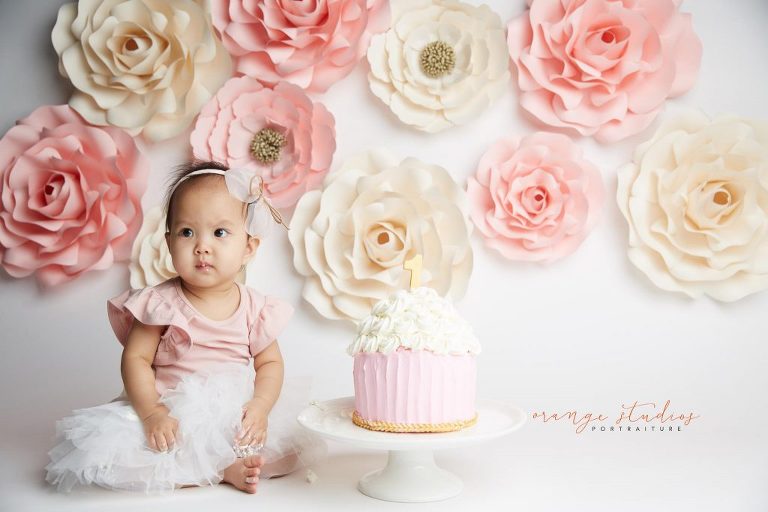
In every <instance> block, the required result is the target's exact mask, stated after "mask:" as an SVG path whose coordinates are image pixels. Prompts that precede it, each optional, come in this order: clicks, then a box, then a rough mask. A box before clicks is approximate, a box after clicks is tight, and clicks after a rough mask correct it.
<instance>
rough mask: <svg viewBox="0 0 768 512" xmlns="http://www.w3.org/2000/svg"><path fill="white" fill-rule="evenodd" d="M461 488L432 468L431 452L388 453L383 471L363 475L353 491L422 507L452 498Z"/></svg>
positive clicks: (451, 477) (453, 478)
mask: <svg viewBox="0 0 768 512" xmlns="http://www.w3.org/2000/svg"><path fill="white" fill-rule="evenodd" d="M463 487H464V484H462V483H461V480H459V477H457V476H456V475H454V474H453V473H450V472H448V471H446V470H444V469H442V468H439V467H438V466H437V464H435V456H434V453H433V452H432V451H431V450H410V451H390V452H389V458H388V459H387V465H386V466H385V467H384V468H383V469H379V470H376V471H372V472H370V473H368V474H367V475H365V476H364V477H363V478H361V479H360V481H359V482H358V484H357V488H358V489H359V490H360V492H362V493H363V494H365V495H366V496H370V497H371V498H376V499H379V500H384V501H399V502H404V503H423V502H427V501H440V500H446V499H448V498H453V497H454V496H458V495H459V493H461V489H462V488H463Z"/></svg>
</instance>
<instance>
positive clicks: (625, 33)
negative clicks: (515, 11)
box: [508, 0, 701, 142]
mask: <svg viewBox="0 0 768 512" xmlns="http://www.w3.org/2000/svg"><path fill="white" fill-rule="evenodd" d="M528 3H529V4H530V10H528V11H526V12H525V13H524V14H522V15H521V16H520V17H518V18H516V19H514V20H512V21H511V22H510V23H509V30H508V42H509V52H510V54H511V56H512V61H513V62H514V65H515V67H516V68H517V72H518V77H517V78H518V86H519V87H520V91H521V92H520V103H521V105H522V107H523V108H524V109H525V110H527V111H528V112H530V113H531V114H532V115H533V116H534V117H536V118H538V119H539V120H541V121H542V122H543V123H545V124H547V125H550V126H554V127H558V128H567V129H572V130H575V131H577V132H578V133H580V134H582V135H594V136H595V138H597V139H598V140H599V141H601V142H612V141H616V140H619V139H623V138H625V137H628V136H630V135H633V134H635V133H637V132H639V131H641V130H643V129H644V128H646V127H647V126H648V125H649V124H650V123H651V122H652V121H653V119H654V118H655V117H656V115H657V114H658V113H659V111H660V110H661V109H662V108H663V106H664V101H665V100H666V99H667V98H668V97H674V96H678V95H680V94H682V93H684V92H686V91H687V90H688V89H690V88H691V87H692V86H693V84H694V82H695V80H696V75H697V74H698V69H699V62H700V60H701V42H700V41H699V39H698V37H697V36H696V34H695V33H694V32H693V26H692V24H691V16H690V15H689V14H683V13H680V12H679V10H678V4H679V3H680V2H679V1H678V0H633V1H627V0H559V1H557V0H552V1H544V0H533V1H532V0H529V2H528Z"/></svg>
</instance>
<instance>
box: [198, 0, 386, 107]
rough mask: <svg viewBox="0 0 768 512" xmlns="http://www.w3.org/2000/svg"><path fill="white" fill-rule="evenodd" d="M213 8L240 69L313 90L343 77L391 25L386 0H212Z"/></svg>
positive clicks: (266, 80) (268, 82)
mask: <svg viewBox="0 0 768 512" xmlns="http://www.w3.org/2000/svg"><path fill="white" fill-rule="evenodd" d="M211 13H212V16H213V24H214V26H215V27H216V28H217V29H218V31H219V33H220V34H221V39H222V41H223V42H224V46H225V47H226V48H227V50H229V52H230V54H231V55H232V56H233V57H234V58H235V59H236V61H237V63H236V66H237V68H236V69H237V71H238V72H239V73H242V74H244V75H248V76H251V77H254V78H256V79H258V80H260V81H261V82H262V83H264V84H266V85H274V84H276V83H278V82H280V81H287V82H291V83H294V84H296V85H298V86H299V87H302V88H304V89H306V90H308V91H312V92H324V91H326V90H327V89H328V88H329V87H330V86H331V85H333V84H334V83H335V82H337V81H339V80H341V79H342V78H344V77H345V76H347V75H348V74H349V72H350V71H352V68H353V67H354V66H355V64H357V62H358V61H359V60H360V58H361V57H362V56H363V55H365V51H366V50H367V48H368V43H369V42H370V38H371V35H373V34H375V33H377V32H382V31H384V30H386V28H387V27H388V25H389V8H388V2H387V1H386V0H314V1H311V2H296V1H295V0H264V1H262V2H253V1H251V0H212V2H211Z"/></svg>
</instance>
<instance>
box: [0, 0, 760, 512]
mask: <svg viewBox="0 0 768 512" xmlns="http://www.w3.org/2000/svg"><path fill="white" fill-rule="evenodd" d="M63 3H64V2H63V1H62V0H35V1H34V2H31V1H29V2H12V1H10V0H0V59H1V62H2V69H3V79H2V83H1V84H0V128H1V129H2V133H4V132H5V131H6V130H7V129H8V128H10V127H11V126H12V124H13V122H14V121H15V120H16V119H18V118H21V117H24V116H26V115H27V114H28V113H30V112H31V111H32V110H33V109H34V108H36V107H37V106H39V105H43V104H61V103H65V102H66V100H67V99H68V96H69V93H68V91H69V89H68V87H69V85H68V83H67V81H66V80H64V79H62V78H61V77H60V76H59V75H58V72H57V62H56V55H55V52H54V51H53V48H52V46H51V43H50V31H51V28H52V27H53V23H54V21H55V18H56V13H57V9H58V7H59V6H60V5H61V4H63ZM472 3H479V2H472ZM487 3H488V4H490V5H491V7H492V8H493V9H494V10H495V11H496V12H498V13H499V15H500V16H501V17H502V19H504V20H508V19H510V18H511V17H513V16H516V15H518V14H519V13H520V12H522V11H523V9H524V8H525V3H524V2H523V0H515V1H504V0H495V1H489V2H487ZM683 10H684V11H688V12H692V13H693V16H694V26H695V29H696V32H697V33H698V34H699V36H700V37H701V39H702V42H703V46H704V57H703V61H702V65H701V71H700V76H699V79H698V82H697V84H696V86H695V87H694V88H693V90H691V91H690V92H689V93H688V94H686V95H684V96H683V97H681V98H679V99H676V100H673V101H670V102H669V103H668V105H667V109H666V111H665V112H664V113H663V114H662V116H661V118H664V117H665V116H670V115H673V114H674V113H675V112H678V111H680V110H681V109H683V108H688V107H698V108H702V109H703V110H705V111H706V112H707V113H708V114H710V115H716V114H719V113H734V114H737V115H742V116H751V117H755V118H760V119H763V120H768V103H767V102H766V97H765V84H766V83H768V67H767V66H766V65H765V62H767V61H768V35H766V32H765V28H764V27H765V25H766V22H768V2H765V0H738V1H735V2H728V3H726V2H721V1H718V0H698V1H696V2H693V1H689V2H686V3H685V4H684V5H683ZM366 73H367V64H366V63H365V62H362V63H361V64H360V65H359V66H358V67H357V68H356V69H355V71H354V72H353V73H352V74H351V75H350V76H349V77H348V78H346V79H345V80H343V81H341V82H340V83H338V84H336V85H334V86H333V87H332V88H331V90H330V91H329V92H327V93H326V94H324V95H320V96H315V98H316V99H319V100H320V101H322V102H323V103H325V105H326V106H327V107H328V108H329V109H330V110H331V111H332V112H333V114H334V115H335V117H336V126H337V143H338V148H337V151H336V154H335V159H334V166H338V165H339V164H340V163H341V162H342V161H343V160H344V159H345V158H347V157H348V156H349V155H352V154H354V153H355V152H358V151H360V150H362V149H366V148H370V147H375V146H386V147H388V148H390V149H392V150H393V151H395V152H396V153H397V154H399V155H401V156H403V157H405V156H415V157H418V158H420V159H422V160H425V161H428V162H433V163H437V164H440V165H442V166H444V167H445V168H446V169H448V171H449V172H450V173H451V175H452V176H453V177H454V178H455V179H456V180H457V181H458V182H459V183H460V184H461V185H462V186H464V184H465V183H466V178H467V177H468V176H469V175H470V174H472V173H473V172H474V168H475V165H476V163H477V161H478V159H479V157H480V155H481V154H482V153H483V151H484V150H485V149H486V148H487V147H488V146H489V145H490V144H491V143H492V142H493V141H494V140H496V138H497V137H499V136H501V135H503V134H511V133H516V134H525V133H529V132H532V131H535V130H536V129H537V127H536V126H535V125H534V124H533V123H532V122H530V121H528V120H527V119H526V118H525V117H524V116H523V115H522V113H521V112H520V110H519V108H518V106H517V100H516V92H515V89H514V87H512V85H510V88H509V92H508V93H506V94H505V95H504V96H503V97H502V98H501V99H500V100H499V101H497V102H496V103H495V104H494V105H493V106H492V108H491V109H489V110H488V111H486V112H484V113H483V114H482V115H481V116H480V117H479V118H477V119H475V120H474V121H472V122H470V123H468V124H466V125H464V126H462V127H459V128H455V129H451V130H447V131H445V132H443V133H440V134H436V135H427V134H422V133H420V132H416V131H414V130H411V129H409V128H407V127H405V126H403V125H401V124H400V123H399V122H398V121H397V119H396V118H395V117H394V116H393V115H392V114H391V113H390V112H389V110H388V109H387V108H386V107H385V106H384V105H383V104H382V103H381V102H380V101H379V100H378V99H376V98H375V97H374V96H373V95H372V94H371V93H370V91H369V90H368V84H367V79H366ZM657 125H658V121H657V123H655V124H654V125H653V126H652V127H651V128H649V129H648V130H646V131H645V132H643V133H642V134H640V135H639V136H635V137H633V138H631V139H629V140H626V141H623V142H621V143H618V144H614V145H610V146H602V145H599V144H597V143H595V142H594V141H592V140H591V139H577V142H578V144H579V145H580V146H581V147H582V148H583V149H584V151H585V153H586V156H587V157H588V158H589V159H590V160H591V161H593V162H594V163H595V164H596V165H597V166H598V167H599V168H600V169H601V171H602V174H603V177H604V182H605V185H606V188H607V190H608V200H607V203H606V207H605V210H604V213H603V215H602V218H601V220H600V222H599V223H598V225H597V227H596V229H595V230H594V231H593V233H592V234H591V235H590V236H589V237H588V238H587V240H586V241H585V242H584V244H583V245H582V247H581V248H580V249H579V250H578V251H577V252H576V253H574V254H573V255H571V256H569V257H567V258H566V259H564V260H562V261H560V262H557V263H555V264H552V265H549V266H541V265H537V264H525V263H514V262H508V261H506V260H504V259H503V258H501V257H500V256H498V255H497V254H496V253H495V252H492V251H490V250H488V249H487V248H486V247H485V246H484V244H483V241H482V239H481V238H480V236H479V235H478V234H477V233H474V234H473V236H472V245H473V247H474V251H475V268H474V271H473V274H472V278H471V282H470V285H469V289H468V291H467V294H466V296H465V297H464V298H463V300H461V301H460V302H459V303H458V304H457V307H458V308H459V310H460V311H461V313H462V314H463V315H464V316H465V317H466V318H467V319H468V320H469V321H470V322H471V323H472V325H473V326H474V328H475V331H476V334H477V335H478V337H479V339H480V340H481V343H482V344H483V349H484V352H483V354H482V355H481V356H480V359H479V368H480V371H479V396H481V397H483V398H503V399H507V400H510V401H511V402H513V403H514V404H516V405H517V406H519V407H521V408H522V409H523V410H525V411H526V412H527V413H528V414H529V416H530V414H531V413H533V412H535V411H542V410H545V411H547V412H548V413H551V412H564V411H568V410H574V409H575V410H577V411H580V412H582V413H586V412H594V413H603V414H605V415H609V416H612V417H615V416H616V415H617V414H618V412H619V409H620V407H621V405H622V404H628V403H632V402H634V401H635V400H637V401H640V402H644V401H654V402H660V403H663V402H664V401H666V400H671V405H670V410H672V411H674V412H677V413H687V412H691V411H694V412H695V413H696V414H698V415H700V418H698V419H696V420H695V421H693V422H692V423H691V424H690V425H689V426H687V427H684V428H683V430H682V431H681V432H664V433H658V432H653V433H651V432H639V433H638V432H630V433H626V432H622V433H618V432H613V433H611V432H591V431H589V429H588V430H587V431H585V432H584V433H582V434H576V433H575V432H574V427H573V426H572V425H569V424H565V423H564V422H548V423H546V424H544V423H542V422H541V420H540V419H538V420H531V419H530V417H529V421H528V424H527V425H526V426H525V427H524V428H523V429H522V430H520V431H518V432H516V433H515V434H513V435H511V436H509V437H507V438H504V439H501V440H498V441H494V442H492V443H489V444H485V445H479V446H477V447H473V448H468V449H464V448H462V449H456V450H446V451H444V452H440V453H439V454H438V462H439V463H440V464H442V465H443V466H445V467H446V468H448V469H449V470H451V471H453V472H455V473H457V474H458V475H459V476H460V477H461V478H462V479H463V480H464V482H465V489H464V492H463V493H462V494H461V495H460V496H459V497H457V498H454V499H452V500H449V501H446V502H444V503H441V504H440V505H439V506H440V508H441V510H466V509H467V508H468V507H473V506H477V504H482V505H481V507H482V508H483V509H487V510H520V511H545V510H547V511H549V510H551V511H562V510H594V511H598V510H599V511H603V510H605V511H607V510H618V509H620V510H686V511H687V510H691V511H692V510H696V511H725V510H728V511H739V512H741V511H750V512H751V511H754V512H758V511H762V512H765V511H766V510H768V485H767V484H768V434H766V431H765V428H764V424H765V423H766V422H768V408H766V399H765V397H764V394H765V390H766V389H768V373H766V367H767V366H768V339H766V338H767V337H766V334H765V333H766V312H767V311H768V292H763V293H760V294H756V295H753V296H751V297H747V298H745V299H743V300H741V301H739V302H736V303H732V304H721V303H717V302H714V301H711V300H709V299H703V300H697V301H692V300H689V299H687V298H685V297H683V296H682V295H677V294H671V293H667V292H663V291H661V290H658V289H656V288H654V287H653V285H652V284H651V283H650V282H649V281H648V279H647V278H646V277H645V276H644V275H643V274H641V273H640V272H639V271H637V270H636V269H635V268H634V267H633V266H632V265H631V264H630V263H629V261H628V260H627V256H626V247H627V227H626V224H625V221H624V219H623V218H622V216H621V214H620V213H619V210H618V208H617V206H616V204H615V199H614V196H615V190H616V172H615V171H616V169H617V167H618V166H619V165H621V164H622V163H624V162H626V161H628V160H629V158H630V157H631V154H632V150H633V148H634V146H635V145H637V144H638V143H639V142H641V141H643V140H645V139H647V138H648V137H650V135H651V134H652V133H653V130H654V129H655V127H656V126H657ZM188 135H189V130H188V131H187V132H185V133H184V134H183V135H182V136H180V137H178V138H176V139H173V140H170V141H167V142H164V143H160V144H155V145H147V144H144V143H143V147H145V148H146V152H147V154H148V155H149V157H150V159H151V162H152V173H151V178H150V186H149V191H148V192H147V194H146V195H145V197H144V198H143V205H144V208H145V209H147V208H149V207H151V206H153V205H156V204H158V203H159V202H160V201H161V198H162V195H163V191H164V188H163V185H164V180H165V177H166V173H167V172H168V170H169V169H170V168H171V167H172V166H174V165H176V164H178V163H180V162H181V161H183V160H185V159H187V158H188V156H189V150H188V149H187V148H188V145H187V141H188ZM291 259H292V252H291V247H290V245H289V243H288V241H287V238H285V237H283V238H280V237H276V238H274V239H272V240H269V241H267V242H266V243H264V244H263V247H262V248H261V249H260V252H259V254H258V256H257V259H256V261H255V263H253V265H252V267H251V268H250V271H249V279H248V284H250V285H251V286H254V287H256V288H257V289H259V290H261V291H262V292H264V293H269V294H275V295H279V296H282V297H284V298H286V299H288V300H289V301H291V302H292V303H293V304H294V305H296V306H297V313H296V315H295V318H294V320H293V321H292V323H291V324H290V326H289V328H288V330H287V331H286V332H285V334H284V335H283V336H282V338H281V340H280V342H281V347H282V350H283V352H284V355H285V359H286V365H287V374H288V375H289V376H302V375H310V376H312V377H313V379H314V393H313V394H314V397H315V398H316V399H330V398H335V397H340V396H347V395H350V394H351V393H352V380H351V368H352V365H351V363H352V361H351V358H349V356H347V355H346V354H345V351H344V350H345V348H346V346H347V344H348V343H349V342H350V340H351V339H352V337H353V336H354V331H353V329H352V328H351V326H350V325H346V324H343V323H336V322H332V321H329V320H325V319H323V318H322V317H320V316H319V315H318V314H317V313H316V312H315V311H314V310H313V308H312V307H311V306H310V305H308V304H307V303H305V302H303V301H302V299H301V288H302V284H303V282H302V279H301V278H300V276H299V275H298V274H297V273H296V272H295V271H294V270H293V267H292V263H291ZM0 283H2V287H0V319H1V320H0V322H2V330H0V338H1V339H2V352H1V353H2V357H0V412H2V422H0V425H2V426H1V427H0V428H1V429H2V431H1V435H0V450H1V451H0V454H1V458H0V510H35V511H40V510H78V511H79V510H120V509H126V510H132V509H136V508H138V507H142V508H147V509H150V510H151V509H158V510H160V509H162V510H187V511H190V510H209V509H210V508H211V507H214V506H222V507H228V508H230V509H232V510H238V509H243V510H245V509H246V508H250V507H254V506H258V507H268V508H273V507H274V509H282V508H283V507H289V506H290V507H292V508H300V509H309V510H332V509H336V508H343V507H353V506H354V507H361V506H365V507H366V509H370V510H390V509H394V507H396V506H398V505H395V504H390V503H385V502H378V501H375V500H371V499H369V498H366V497H364V496H362V495H361V494H359V493H358V492H357V491H356V490H355V483H356V480H357V478H358V477H359V476H361V475H362V474H363V473H365V472H367V471H370V470H372V469H375V468H376V467H379V466H381V465H382V464H383V463H384V460H385V459H384V455H383V454H381V453H374V452H368V451H358V450H355V449H351V448H348V447H346V446H344V445H341V444H336V443H331V444H330V450H329V458H328V459H327V460H325V461H324V462H323V463H321V464H318V465H317V466H316V467H315V468H314V470H315V472H316V473H317V474H318V476H319V480H318V481H317V482H316V483H314V484H313V485H310V484H308V483H306V482H305V480H304V475H303V474H294V475H291V476H289V477H286V478H283V479H279V480H274V481H269V482H264V483H263V484H262V488H261V490H260V492H259V494H258V495H257V496H245V495H242V494H240V493H237V492H236V491H234V490H233V489H231V488H229V487H226V486H219V487H217V488H213V489H186V490H184V491H181V492H178V493H176V494H174V495H173V496H162V497H144V496H134V495H127V494H124V493H112V492H108V491H103V490H100V489H86V490H84V491H80V492H76V493H73V494H72V495H70V496H62V495H58V494H56V493H55V492H53V491H52V490H51V489H50V488H48V487H47V486H46V485H45V484H44V482H43V471H42V468H43V466H44V465H45V463H46V451H47V450H48V449H49V448H50V445H51V443H52V436H53V430H54V421H55V420H56V419H58V418H61V417H62V416H64V415H65V414H67V413H68V412H69V411H71V410H72V409H74V408H79V407H86V406H91V405H96V404H99V403H102V402H105V401H108V400H110V399H112V398H113V397H115V396H116V395H117V394H118V393H119V392H120V390H121V386H122V384H121V380H120V373H119V360H120V346H119V344H118V343H117V341H116V340H115V339H114V336H113V334H112V333H111V331H110V328H109V325H108V322H107V318H106V306H105V301H106V299H107V298H109V297H112V296H114V295H116V294H118V293H119V292H121V291H122V290H123V289H125V288H126V287H127V286H128V270H127V265H126V264H118V265H115V266H114V267H113V268H111V269H109V270H107V271H102V272H92V273H89V274H86V275H84V276H82V278H80V279H78V280H77V281H75V282H72V283H69V284H66V285H64V286H60V287H58V288H55V289H51V290H40V289H38V287H37V286H36V284H35V282H34V280H33V279H23V280H15V279H11V278H9V277H7V276H5V275H3V276H2V278H0ZM401 506H402V505H401ZM437 506H438V505H435V504H425V505H409V506H407V508H408V509H414V510H415V509H417V508H418V509H419V510H433V509H434V508H435V507H437ZM398 510H399V508H398Z"/></svg>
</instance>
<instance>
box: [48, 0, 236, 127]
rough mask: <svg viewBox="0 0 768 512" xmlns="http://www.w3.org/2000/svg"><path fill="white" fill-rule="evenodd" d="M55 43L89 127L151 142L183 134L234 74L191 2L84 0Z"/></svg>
mask: <svg viewBox="0 0 768 512" xmlns="http://www.w3.org/2000/svg"><path fill="white" fill-rule="evenodd" d="M51 40H52V42H53V47H54V48H55V50H56V53H57V54H58V55H59V71H60V72H61V74H62V75H63V76H65V77H67V78H69V80H70V81H71V82H72V85H73V86H74V88H75V91H74V93H73V95H72V97H71V98H70V100H69V104H70V106H71V107H72V108H74V109H75V110H76V111H77V112H79V113H80V115H82V116H83V117H84V118H85V119H86V120H87V121H88V122H89V123H91V124H94V125H114V126H118V127H120V128H123V129H125V130H127V131H129V132H130V133H131V134H132V135H137V134H138V133H143V134H144V136H145V137H146V138H147V139H149V140H150V141H158V140H163V139H168V138H171V137H173V136H175V135H178V134H179V133H181V132H182V131H184V129H185V128H187V126H189V124H190V123H191V122H192V119H194V117H195V116H196V115H197V113H198V112H200V109H201V108H202V107H203V105H204V104H205V103H206V102H207V101H208V100H209V99H210V98H211V97H212V96H213V95H214V93H215V92H216V91H217V90H218V89H219V87H221V85H222V84H223V83H224V82H225V81H226V80H227V78H229V77H230V75H231V74H232V63H231V60H230V57H229V54H228V53H227V51H226V50H225V49H224V47H223V46H222V45H221V43H220V42H219V40H218V39H216V37H215V35H214V31H213V28H212V27H211V24H210V21H209V19H208V15H207V13H206V11H205V9H204V7H202V6H201V5H200V4H199V3H196V2H193V1H192V0H80V1H79V2H77V3H70V4H65V5H63V6H62V7H61V8H60V9H59V15H58V18H57V19H56V25H55V26H54V27H53V32H52V33H51Z"/></svg>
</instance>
